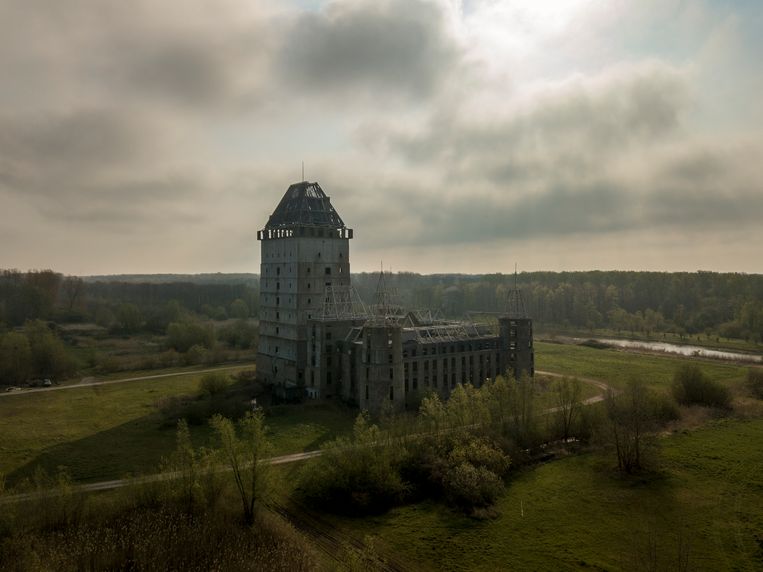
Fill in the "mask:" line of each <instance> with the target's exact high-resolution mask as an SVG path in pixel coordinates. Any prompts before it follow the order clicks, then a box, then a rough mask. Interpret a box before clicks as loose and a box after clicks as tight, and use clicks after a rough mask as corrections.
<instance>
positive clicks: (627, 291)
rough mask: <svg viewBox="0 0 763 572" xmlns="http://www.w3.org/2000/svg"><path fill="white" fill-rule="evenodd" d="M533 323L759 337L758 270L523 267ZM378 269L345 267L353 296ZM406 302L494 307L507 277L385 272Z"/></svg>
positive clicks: (460, 311)
mask: <svg viewBox="0 0 763 572" xmlns="http://www.w3.org/2000/svg"><path fill="white" fill-rule="evenodd" d="M516 281H517V284H516V285H517V287H518V288H519V289H520V290H521V291H522V295H523V299H524V302H525V306H526V309H527V312H528V314H529V315H530V317H532V318H533V320H534V321H535V323H536V325H540V326H546V327H560V328H572V329H579V330H594V329H600V328H607V329H611V330H615V331H622V332H634V333H635V332H639V333H646V334H652V333H656V332H662V331H669V332H674V333H677V334H697V333H712V334H718V335H721V336H723V337H728V338H739V339H745V340H749V341H754V342H760V341H761V339H763V276H762V275H758V274H753V275H749V274H731V273H727V274H720V273H715V272H694V273H688V272H675V273H668V272H617V271H611V272H605V271H587V272H525V273H522V274H519V275H518V276H517V277H516ZM377 282H378V274H373V273H371V274H357V275H353V284H354V285H355V287H356V289H357V290H358V293H359V294H360V296H361V298H362V299H363V300H365V301H366V302H369V301H372V300H373V296H374V291H375V289H376V284H377ZM387 285H388V286H391V287H393V288H394V289H395V290H396V291H397V293H398V296H399V297H400V300H401V303H402V304H403V305H404V306H407V307H414V308H430V309H438V310H441V311H442V312H443V314H444V315H445V316H449V317H458V316H462V315H464V314H467V313H469V312H488V313H494V312H500V311H502V310H503V309H504V308H505V304H506V299H507V296H508V293H509V291H510V290H511V289H513V288H514V287H515V286H514V285H515V277H514V276H513V275H506V274H489V275H445V274H442V275H428V276H422V275H419V274H412V273H399V274H394V275H392V276H390V277H389V279H388V280H387Z"/></svg>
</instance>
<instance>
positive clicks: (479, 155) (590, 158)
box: [378, 66, 689, 184]
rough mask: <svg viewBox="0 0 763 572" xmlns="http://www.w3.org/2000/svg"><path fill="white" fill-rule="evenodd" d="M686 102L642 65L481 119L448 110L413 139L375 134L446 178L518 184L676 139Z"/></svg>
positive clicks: (576, 172) (681, 89) (676, 85)
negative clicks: (439, 168) (439, 167)
mask: <svg viewBox="0 0 763 572" xmlns="http://www.w3.org/2000/svg"><path fill="white" fill-rule="evenodd" d="M688 103H689V98H688V94H687V86H686V82H685V79H684V78H683V77H682V75H681V74H680V73H678V72H676V71H675V70H671V69H670V68H665V67H662V66H645V67H644V68H637V69H633V70H627V73H624V72H620V73H617V74H614V75H613V76H612V77H606V78H603V79H598V80H596V81H590V80H588V81H583V80H576V81H573V82H570V83H569V84H565V85H563V86H560V87H558V88H556V89H554V90H551V91H549V92H546V93H541V94H539V95H538V96H536V97H535V98H534V100H533V102H532V103H531V104H529V105H525V106H520V107H518V108H516V109H500V108H499V109H497V110H496V112H495V113H494V114H491V115H490V117H489V120H482V121H479V120H473V119H472V118H470V117H462V116H460V115H459V114H458V113H456V112H454V110H452V109H445V110H440V111H439V112H438V113H436V114H434V115H433V117H432V119H431V120H430V122H429V123H428V124H427V126H426V127H425V129H424V130H423V131H421V132H414V133H405V132H403V133H400V132H397V133H396V132H395V131H393V130H387V131H386V132H385V131H384V130H380V135H378V137H381V138H382V139H383V140H384V141H383V144H384V146H386V147H387V148H388V149H390V150H391V151H393V152H397V153H399V154H401V155H402V156H403V157H405V158H406V159H408V160H409V161H410V162H411V163H421V162H423V161H433V162H445V163H446V164H447V165H448V169H449V173H450V175H451V176H456V177H459V178H466V179H480V178H487V179H488V180H491V181H494V182H496V183H499V184H500V183H504V182H507V181H517V180H521V179H532V178H544V179H545V178H548V177H549V176H552V177H556V176H559V175H560V174H568V175H570V176H574V177H579V176H580V175H581V174H584V173H585V172H587V171H589V170H591V169H595V170H596V169H599V168H600V166H601V164H602V163H603V162H604V161H607V160H609V159H611V158H612V157H613V156H618V155H623V154H625V153H631V152H633V150H634V148H636V147H638V146H639V145H650V144H651V142H653V141H655V140H660V139H664V138H665V137H668V136H670V135H672V134H673V133H675V132H676V130H677V129H678V128H679V126H680V122H681V117H682V115H683V114H684V113H685V111H686V109H687V105H688Z"/></svg>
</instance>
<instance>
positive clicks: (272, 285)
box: [257, 182, 352, 386]
mask: <svg viewBox="0 0 763 572" xmlns="http://www.w3.org/2000/svg"><path fill="white" fill-rule="evenodd" d="M328 215H333V216H328ZM257 238H258V240H260V243H261V248H260V252H261V260H260V345H259V348H258V354H257V374H258V377H259V378H260V379H261V380H262V381H264V382H265V383H272V384H275V385H276V386H304V385H305V366H306V363H307V345H306V340H307V322H308V320H310V319H312V318H314V317H318V316H319V315H320V314H321V312H322V309H323V305H324V302H325V292H326V288H327V287H328V286H332V285H334V286H349V284H350V260H349V258H350V242H349V241H350V239H351V238H352V230H351V229H348V228H346V227H345V226H344V223H343V222H342V221H341V218H339V216H338V215H337V214H336V211H334V210H333V208H332V207H331V203H330V199H329V198H328V197H327V196H326V195H325V194H324V193H323V191H322V190H321V189H320V187H319V186H318V185H317V183H307V182H303V183H297V184H296V185H292V186H291V187H289V189H288V190H287V192H286V195H285V196H284V199H283V200H282V201H281V203H280V204H279V207H278V208H277V209H276V211H275V212H274V213H273V215H272V216H271V217H270V220H269V221H268V224H267V225H266V226H265V228H264V229H263V230H262V231H260V232H258V233H257Z"/></svg>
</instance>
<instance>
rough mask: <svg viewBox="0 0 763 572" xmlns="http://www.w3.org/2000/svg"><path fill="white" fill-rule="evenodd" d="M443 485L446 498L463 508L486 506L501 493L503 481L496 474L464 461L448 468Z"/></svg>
mask: <svg viewBox="0 0 763 572" xmlns="http://www.w3.org/2000/svg"><path fill="white" fill-rule="evenodd" d="M444 485H445V487H444V490H445V494H446V496H447V498H448V500H450V501H451V502H452V503H454V504H455V505H457V506H460V507H462V508H465V509H474V508H485V507H488V506H490V505H492V504H494V503H495V501H496V500H497V499H498V497H499V496H500V495H501V494H502V493H503V481H502V480H501V479H500V477H499V476H498V475H496V474H495V473H494V472H492V471H490V470H488V469H486V468H485V467H475V466H474V465H472V464H471V463H466V462H464V463H460V464H458V465H455V466H454V467H451V468H450V469H449V470H448V472H447V474H446V476H445V482H444Z"/></svg>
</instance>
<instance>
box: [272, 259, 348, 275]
mask: <svg viewBox="0 0 763 572" xmlns="http://www.w3.org/2000/svg"><path fill="white" fill-rule="evenodd" d="M318 257H320V254H319V255H318ZM339 258H342V255H341V254H340V255H339ZM293 270H294V267H293V266H289V271H290V272H292V271H293ZM311 270H312V269H311V268H310V267H308V268H307V273H308V274H311V273H312V272H311ZM337 270H338V272H339V274H342V273H343V272H344V269H343V268H342V267H341V266H340V267H339V268H338V269H337ZM265 274H270V268H269V267H267V266H266V267H265ZM323 274H324V275H325V276H330V275H331V266H326V267H325V268H324V269H323ZM280 275H281V267H280V266H276V276H280Z"/></svg>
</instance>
